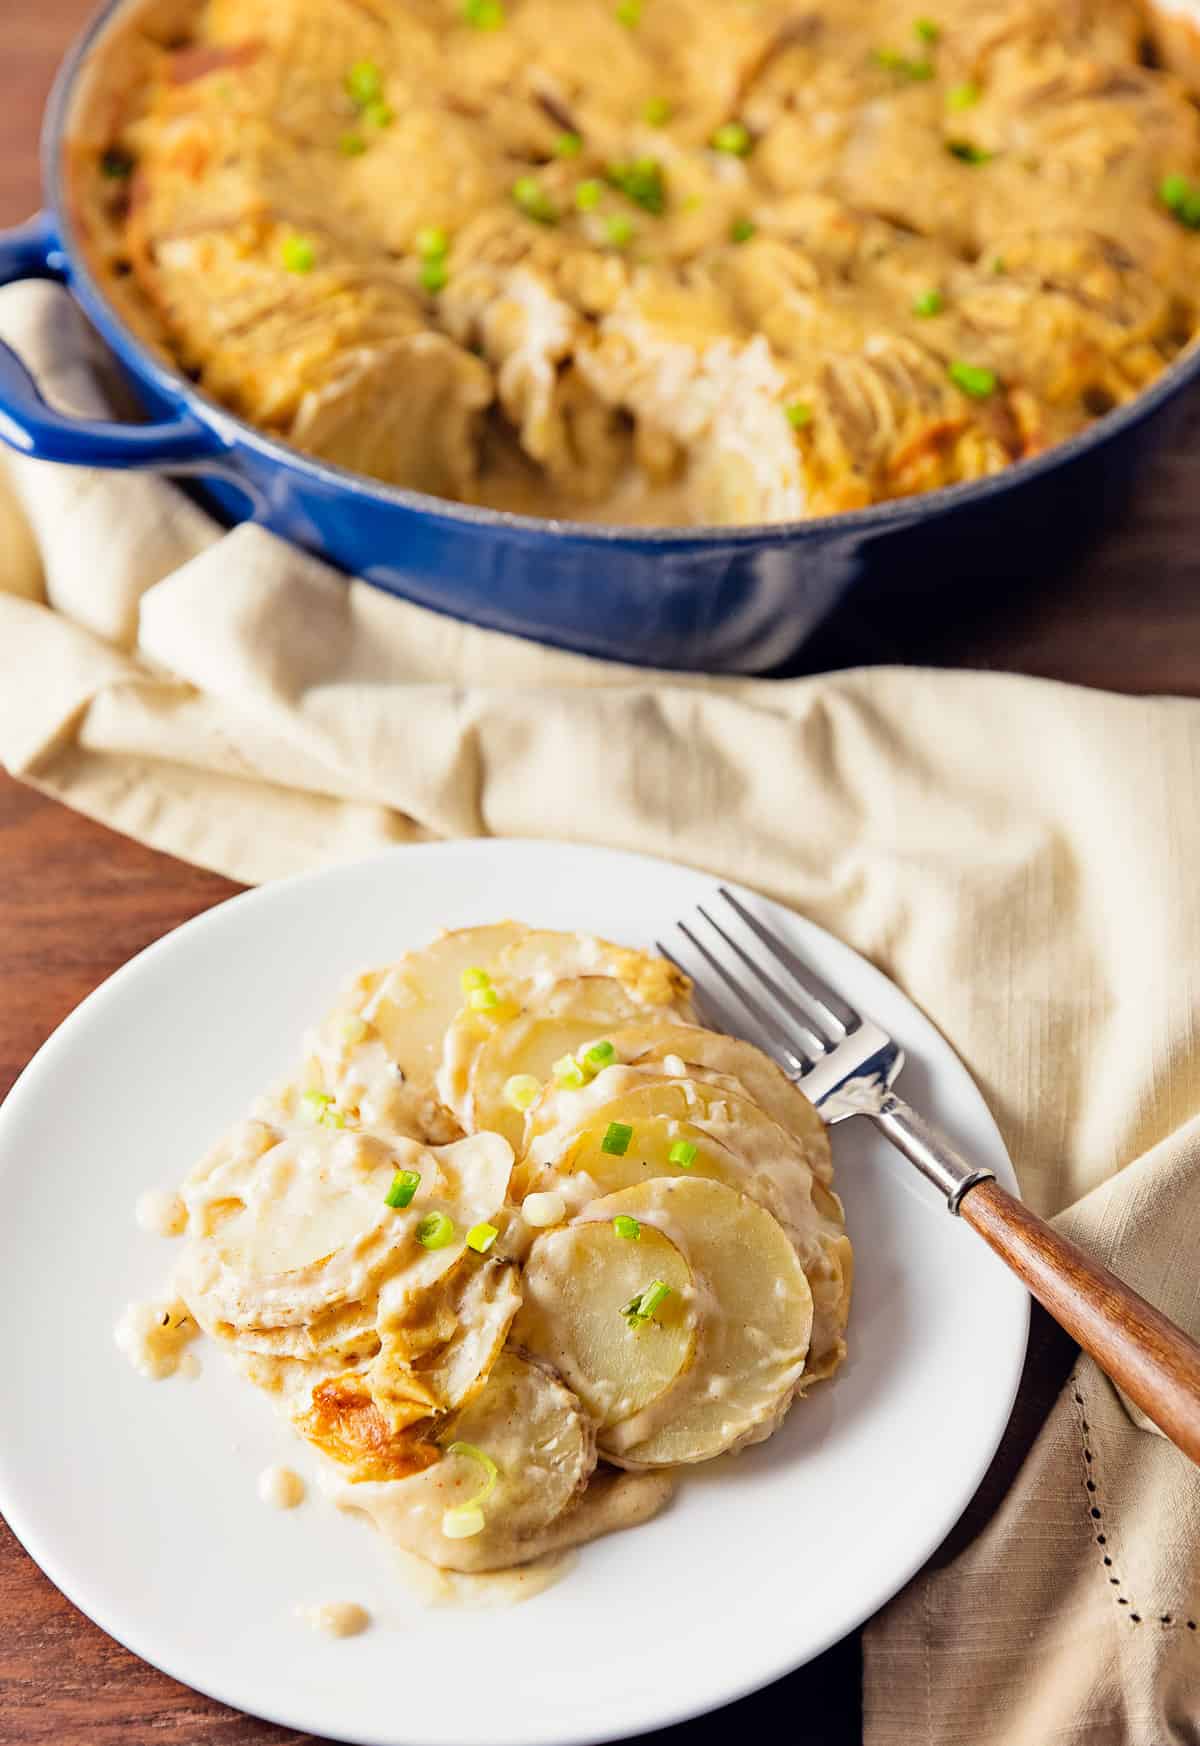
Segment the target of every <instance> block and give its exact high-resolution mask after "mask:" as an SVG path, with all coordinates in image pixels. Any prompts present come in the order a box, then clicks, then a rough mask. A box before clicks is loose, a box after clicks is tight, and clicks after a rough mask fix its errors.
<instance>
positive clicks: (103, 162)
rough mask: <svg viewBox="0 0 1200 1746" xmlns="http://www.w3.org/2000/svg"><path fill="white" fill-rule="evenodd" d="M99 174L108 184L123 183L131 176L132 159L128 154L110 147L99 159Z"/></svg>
mask: <svg viewBox="0 0 1200 1746" xmlns="http://www.w3.org/2000/svg"><path fill="white" fill-rule="evenodd" d="M100 174H101V175H102V176H105V177H107V179H108V180H109V181H110V182H123V181H124V180H125V178H126V177H127V176H132V174H133V159H132V158H131V157H130V155H129V153H128V152H122V151H118V150H117V148H116V146H110V147H109V149H108V151H106V152H105V154H104V156H103V157H102V158H101V159H100Z"/></svg>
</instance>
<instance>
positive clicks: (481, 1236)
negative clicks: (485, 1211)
mask: <svg viewBox="0 0 1200 1746" xmlns="http://www.w3.org/2000/svg"><path fill="white" fill-rule="evenodd" d="M499 1235H500V1232H499V1231H498V1230H497V1229H496V1227H495V1225H489V1224H479V1225H472V1226H471V1228H470V1230H469V1231H468V1232H467V1248H468V1249H474V1251H475V1253H476V1254H477V1255H486V1254H487V1252H488V1250H489V1249H490V1248H491V1246H492V1244H493V1243H494V1242H495V1241H496V1238H497V1237H498V1236H499Z"/></svg>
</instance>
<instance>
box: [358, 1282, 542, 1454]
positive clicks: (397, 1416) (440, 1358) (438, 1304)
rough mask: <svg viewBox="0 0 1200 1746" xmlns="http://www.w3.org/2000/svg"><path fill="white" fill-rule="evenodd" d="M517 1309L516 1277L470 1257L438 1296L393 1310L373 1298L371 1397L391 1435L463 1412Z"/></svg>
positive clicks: (385, 1296)
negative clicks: (432, 1417) (431, 1417)
mask: <svg viewBox="0 0 1200 1746" xmlns="http://www.w3.org/2000/svg"><path fill="white" fill-rule="evenodd" d="M520 1307H521V1288H520V1285H519V1284H518V1282H517V1270H516V1268H515V1267H513V1266H509V1265H505V1264H504V1263H502V1262H498V1261H484V1260H481V1259H480V1258H479V1257H478V1256H475V1255H472V1254H471V1253H470V1252H468V1253H466V1254H464V1255H463V1257H462V1260H461V1263H460V1265H459V1266H458V1267H456V1268H455V1269H454V1271H453V1272H452V1273H450V1274H448V1275H447V1276H446V1278H445V1279H444V1280H443V1282H442V1285H441V1289H440V1290H438V1291H426V1292H423V1293H422V1294H421V1296H420V1297H419V1298H417V1299H415V1300H414V1299H413V1298H411V1297H409V1296H402V1297H401V1298H400V1299H399V1301H398V1302H396V1303H395V1305H393V1304H392V1302H391V1301H390V1300H389V1288H388V1286H387V1285H385V1286H384V1288H383V1290H382V1291H381V1293H380V1296H379V1316H378V1323H377V1325H378V1330H379V1336H380V1340H381V1346H380V1350H379V1354H378V1356H377V1357H376V1359H375V1360H374V1362H373V1363H372V1365H371V1368H370V1370H369V1371H368V1372H367V1380H368V1382H369V1383H370V1387H371V1394H372V1396H373V1397H374V1400H375V1402H376V1405H377V1406H378V1407H379V1409H380V1411H381V1412H382V1413H383V1415H384V1417H385V1418H386V1419H387V1421H388V1423H389V1425H390V1426H391V1427H392V1429H393V1430H396V1431H398V1430H400V1429H401V1428H402V1427H403V1426H404V1425H406V1424H410V1423H412V1422H414V1421H415V1420H417V1419H420V1418H424V1417H425V1416H426V1415H427V1414H429V1413H445V1412H449V1411H451V1410H452V1409H453V1408H455V1407H459V1406H462V1405H463V1404H464V1403H465V1402H466V1401H468V1400H470V1399H471V1397H472V1395H474V1394H476V1393H477V1392H478V1391H479V1389H481V1388H482V1387H483V1385H484V1383H485V1382H486V1381H487V1378H488V1375H489V1373H490V1371H491V1368H492V1365H493V1364H494V1363H495V1361H496V1358H497V1356H498V1355H499V1352H500V1348H501V1347H502V1346H503V1344H504V1341H505V1339H506V1337H507V1335H508V1330H509V1327H510V1325H511V1323H512V1319H513V1317H514V1316H515V1315H516V1313H517V1311H518V1309H519V1308H520Z"/></svg>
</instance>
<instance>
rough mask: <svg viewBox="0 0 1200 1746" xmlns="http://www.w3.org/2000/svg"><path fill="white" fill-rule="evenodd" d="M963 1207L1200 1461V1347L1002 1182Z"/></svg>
mask: <svg viewBox="0 0 1200 1746" xmlns="http://www.w3.org/2000/svg"><path fill="white" fill-rule="evenodd" d="M958 1210H959V1216H960V1217H961V1218H962V1219H964V1220H965V1221H966V1223H967V1224H969V1225H973V1226H974V1227H975V1229H976V1230H977V1231H978V1232H979V1235H980V1236H981V1237H982V1238H983V1240H984V1242H985V1243H987V1245H988V1246H989V1248H992V1249H994V1250H995V1251H996V1253H997V1255H999V1256H1000V1258H1001V1260H1002V1261H1004V1262H1006V1263H1007V1265H1008V1266H1009V1267H1011V1268H1012V1270H1013V1272H1014V1273H1016V1274H1017V1275H1018V1276H1019V1278H1021V1279H1023V1280H1024V1281H1025V1284H1026V1285H1027V1286H1028V1287H1029V1289H1030V1291H1031V1292H1032V1293H1033V1295H1034V1297H1036V1298H1037V1300H1038V1302H1039V1303H1040V1304H1042V1305H1043V1306H1044V1307H1045V1308H1046V1309H1048V1310H1049V1312H1050V1314H1051V1315H1052V1316H1053V1317H1054V1319H1055V1321H1056V1322H1058V1323H1059V1324H1060V1325H1061V1326H1062V1327H1064V1328H1065V1329H1066V1330H1067V1332H1068V1334H1070V1335H1071V1338H1072V1339H1073V1340H1076V1341H1077V1342H1078V1343H1079V1345H1081V1346H1082V1347H1083V1349H1084V1351H1085V1352H1090V1353H1091V1355H1092V1357H1093V1358H1094V1359H1095V1360H1096V1362H1097V1364H1099V1366H1100V1368H1101V1369H1102V1370H1105V1371H1107V1373H1108V1375H1109V1376H1111V1377H1112V1379H1113V1381H1114V1382H1115V1383H1117V1385H1118V1386H1119V1387H1120V1388H1122V1389H1124V1391H1125V1393H1126V1394H1127V1395H1128V1396H1129V1398H1130V1400H1132V1401H1135V1402H1136V1403H1137V1405H1138V1406H1140V1407H1141V1409H1142V1411H1143V1412H1144V1413H1145V1414H1146V1415H1147V1417H1148V1418H1151V1419H1153V1420H1154V1423H1155V1424H1156V1425H1157V1426H1158V1428H1159V1430H1160V1431H1162V1433H1163V1435H1164V1436H1166V1437H1169V1438H1170V1439H1171V1441H1172V1443H1174V1444H1175V1445H1176V1447H1177V1448H1179V1449H1182V1450H1183V1453H1184V1454H1185V1455H1189V1456H1190V1457H1191V1459H1192V1460H1193V1461H1196V1462H1200V1346H1197V1344H1196V1342H1195V1341H1194V1340H1192V1339H1190V1338H1189V1336H1188V1335H1187V1334H1185V1333H1184V1331H1183V1329H1182V1328H1177V1327H1176V1326H1175V1323H1174V1322H1171V1321H1168V1320H1167V1318H1166V1316H1164V1315H1163V1314H1162V1312H1161V1311H1160V1310H1156V1309H1155V1308H1154V1305H1153V1304H1150V1303H1147V1302H1146V1299H1145V1298H1144V1297H1139V1296H1138V1294H1137V1292H1136V1291H1134V1290H1133V1289H1132V1288H1131V1287H1130V1286H1128V1285H1126V1284H1125V1283H1124V1282H1123V1281H1122V1280H1120V1279H1118V1278H1117V1276H1116V1274H1115V1273H1110V1272H1109V1270H1108V1268H1107V1267H1103V1266H1101V1264H1100V1262H1099V1261H1095V1260H1093V1259H1092V1257H1091V1256H1090V1255H1088V1254H1086V1253H1085V1251H1084V1250H1082V1249H1079V1248H1077V1247H1076V1246H1075V1244H1074V1243H1072V1242H1070V1241H1069V1240H1068V1239H1067V1238H1066V1237H1063V1236H1060V1235H1059V1233H1058V1232H1057V1231H1056V1230H1054V1228H1053V1227H1052V1226H1051V1225H1048V1224H1046V1223H1045V1222H1044V1221H1043V1220H1042V1219H1039V1218H1038V1217H1037V1215H1036V1214H1035V1213H1032V1212H1030V1210H1029V1208H1028V1207H1027V1206H1022V1205H1021V1202H1020V1201H1019V1200H1017V1199H1016V1198H1015V1197H1014V1196H1013V1195H1011V1194H1009V1193H1008V1191H1007V1189H1004V1188H1001V1186H1000V1184H999V1183H998V1182H979V1183H977V1184H975V1186H974V1187H972V1188H969V1189H968V1190H967V1192H966V1193H965V1194H964V1195H963V1197H962V1200H961V1202H960V1204H959V1209H958Z"/></svg>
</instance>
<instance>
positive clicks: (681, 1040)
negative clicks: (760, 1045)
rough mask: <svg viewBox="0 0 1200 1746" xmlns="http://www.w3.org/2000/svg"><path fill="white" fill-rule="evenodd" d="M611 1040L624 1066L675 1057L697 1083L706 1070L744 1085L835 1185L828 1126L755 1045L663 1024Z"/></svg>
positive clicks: (821, 1174)
mask: <svg viewBox="0 0 1200 1746" xmlns="http://www.w3.org/2000/svg"><path fill="white" fill-rule="evenodd" d="M610 1040H611V1042H612V1044H613V1046H614V1048H615V1049H616V1051H617V1056H618V1059H620V1060H622V1061H629V1062H638V1063H642V1062H647V1063H648V1062H651V1061H665V1060H666V1059H667V1057H668V1056H670V1055H674V1056H676V1057H677V1058H678V1059H679V1060H680V1061H682V1062H683V1063H684V1064H685V1066H687V1067H688V1069H689V1077H691V1078H697V1077H699V1074H698V1073H697V1072H696V1069H702V1070H703V1071H704V1073H710V1072H711V1073H719V1074H723V1075H725V1076H727V1077H728V1078H730V1079H737V1080H739V1081H740V1082H741V1084H742V1086H743V1087H744V1088H745V1092H746V1095H747V1096H748V1097H749V1098H750V1100H751V1102H752V1103H756V1104H757V1105H758V1107H759V1108H760V1109H761V1110H764V1111H765V1112H766V1114H767V1115H769V1116H770V1117H771V1119H772V1120H773V1121H777V1122H778V1123H779V1125H780V1127H781V1128H785V1129H786V1130H787V1132H788V1133H789V1134H792V1135H794V1137H795V1138H796V1139H797V1140H799V1141H800V1143H801V1145H802V1146H803V1148H804V1154H805V1157H806V1158H807V1160H808V1165H809V1168H810V1169H811V1171H812V1173H813V1175H814V1176H815V1177H816V1178H817V1179H818V1181H820V1182H824V1183H829V1182H831V1181H832V1180H833V1158H832V1155H831V1153H830V1150H829V1135H828V1132H827V1130H826V1127H825V1124H824V1122H823V1121H822V1120H821V1118H820V1116H819V1115H818V1113H817V1111H816V1110H815V1109H814V1107H813V1105H812V1104H811V1103H810V1102H809V1101H808V1099H807V1098H806V1097H805V1095H804V1093H803V1092H802V1091H801V1090H800V1089H799V1087H798V1086H795V1085H793V1084H792V1082H791V1080H790V1079H789V1078H788V1077H787V1076H786V1074H784V1073H783V1071H782V1070H781V1069H780V1068H779V1067H777V1066H776V1065H775V1063H774V1061H772V1060H771V1058H770V1056H769V1055H764V1054H763V1052H762V1050H761V1049H756V1048H755V1047H754V1044H753V1043H747V1042H745V1041H743V1039H742V1038H741V1037H727V1036H723V1035H722V1034H721V1033H720V1032H719V1031H706V1030H702V1029H701V1028H700V1027H699V1026H698V1025H669V1024H662V1023H655V1024H640V1025H630V1026H629V1027H628V1028H627V1029H625V1030H623V1031H619V1032H615V1033H614V1034H613V1035H612V1037H611V1039H610Z"/></svg>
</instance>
